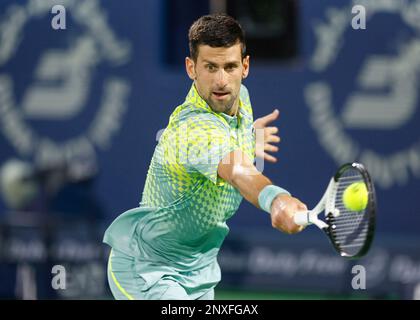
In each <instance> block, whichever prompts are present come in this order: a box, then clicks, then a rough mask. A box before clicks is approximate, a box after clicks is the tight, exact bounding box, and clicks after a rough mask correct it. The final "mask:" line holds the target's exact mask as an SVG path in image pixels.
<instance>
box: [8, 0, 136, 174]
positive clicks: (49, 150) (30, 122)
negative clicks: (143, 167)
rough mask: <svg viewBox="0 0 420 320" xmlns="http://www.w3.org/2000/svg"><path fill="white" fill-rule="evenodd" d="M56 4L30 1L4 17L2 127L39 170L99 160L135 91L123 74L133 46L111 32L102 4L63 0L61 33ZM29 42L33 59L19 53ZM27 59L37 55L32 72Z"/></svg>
mask: <svg viewBox="0 0 420 320" xmlns="http://www.w3.org/2000/svg"><path fill="white" fill-rule="evenodd" d="M56 4H57V1H37V0H29V1H27V2H26V4H22V5H20V4H10V5H9V6H6V9H5V10H4V13H3V14H2V15H0V43H1V46H0V130H1V131H2V134H3V135H4V137H5V138H6V140H7V141H8V142H9V143H10V145H11V146H12V147H13V148H14V150H15V151H16V152H17V154H18V155H19V156H20V157H22V158H29V159H32V160H33V161H34V163H36V165H37V166H40V167H45V166H50V165H51V164H53V165H54V164H57V163H63V162H66V163H68V162H73V161H80V160H82V161H90V162H95V161H96V153H97V151H98V150H107V149H109V148H110V147H111V145H112V138H113V137H114V136H115V135H116V133H117V132H118V130H119V129H120V128H121V126H122V122H123V120H124V114H125V112H126V109H127V99H128V97H129V94H130V89H131V85H130V83H129V82H128V81H127V80H126V79H125V78H124V77H121V76H120V75H119V70H120V69H119V68H120V67H122V66H124V65H127V63H128V62H129V61H130V60H131V43H129V42H128V41H127V40H125V39H122V38H120V37H119V36H118V35H117V34H116V33H115V32H114V30H113V29H112V27H111V25H110V23H109V22H108V17H107V13H106V12H105V11H104V9H103V8H102V7H101V3H100V2H99V1H96V0H92V1H81V0H73V1H70V0H67V1H64V0H63V1H60V4H61V5H63V6H64V7H65V9H66V14H67V28H66V30H58V31H57V30H54V29H53V28H52V27H51V19H52V18H53V17H54V15H52V14H51V8H52V7H53V6H54V5H56ZM40 25H41V27H40ZM38 30H42V32H41V31H40V32H38ZM57 39H59V40H60V41H58V42H57V43H56V41H55V40H57ZM29 45H30V46H32V45H33V52H31V53H30V54H29V55H28V52H27V51H28V50H25V49H22V48H28V46H29ZM20 50H23V51H26V52H19V51H20ZM25 55H28V56H29V57H30V58H33V57H36V60H34V61H35V63H34V65H32V66H31V69H32V70H27V69H24V67H22V66H24V65H25V61H24V60H25V59H22V57H25ZM16 60H18V61H16ZM20 65H22V66H20ZM6 67H9V68H6ZM28 72H30V73H31V74H30V77H29V81H22V76H21V75H22V74H27V73H28ZM26 79H28V78H26ZM23 84H24V85H23ZM46 128H50V130H47V129H46ZM76 128H77V130H76ZM64 133H65V134H64Z"/></svg>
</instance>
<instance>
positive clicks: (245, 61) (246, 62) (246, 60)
mask: <svg viewBox="0 0 420 320" xmlns="http://www.w3.org/2000/svg"><path fill="white" fill-rule="evenodd" d="M242 65H243V67H244V68H243V70H242V79H245V78H246V77H248V73H249V56H246V57H245V58H243V60H242Z"/></svg>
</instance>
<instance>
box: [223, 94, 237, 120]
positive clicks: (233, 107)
mask: <svg viewBox="0 0 420 320" xmlns="http://www.w3.org/2000/svg"><path fill="white" fill-rule="evenodd" d="M238 111H239V98H238V99H237V100H236V101H235V102H234V103H233V106H232V108H231V109H230V112H229V113H226V114H227V115H228V116H231V117H234V116H236V115H238Z"/></svg>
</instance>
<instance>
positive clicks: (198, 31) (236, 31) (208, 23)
mask: <svg viewBox="0 0 420 320" xmlns="http://www.w3.org/2000/svg"><path fill="white" fill-rule="evenodd" d="M188 40H189V46H190V57H191V58H192V59H193V60H194V61H197V57H198V46H200V45H208V46H210V47H212V48H219V47H225V48H229V47H231V46H233V45H235V44H236V43H237V42H238V41H239V42H240V43H241V47H242V48H241V49H242V52H241V54H242V58H245V54H246V45H245V33H244V31H243V29H242V27H241V25H240V24H239V23H238V21H236V20H235V19H233V18H232V17H230V16H228V15H226V14H220V13H216V14H210V15H206V16H202V17H201V18H199V19H198V20H197V21H195V22H194V23H193V24H192V25H191V27H190V31H189V33H188Z"/></svg>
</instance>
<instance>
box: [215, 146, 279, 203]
mask: <svg viewBox="0 0 420 320" xmlns="http://www.w3.org/2000/svg"><path fill="white" fill-rule="evenodd" d="M241 157H242V158H241ZM219 175H220V176H221V177H222V178H224V179H225V180H226V181H227V182H228V183H230V184H231V185H232V186H234V187H235V188H236V189H237V190H238V191H239V192H240V193H241V195H242V196H243V197H244V198H245V199H246V200H247V201H249V202H250V203H252V204H253V205H254V206H256V207H257V208H260V206H259V204H258V196H259V194H260V192H261V190H262V189H263V188H264V187H265V186H267V185H270V184H272V182H271V180H270V179H269V178H267V177H266V176H264V175H263V174H262V173H261V172H259V171H258V170H257V168H256V167H255V166H254V165H253V163H252V162H251V161H250V160H249V159H248V158H247V157H246V156H244V155H243V154H242V153H241V152H240V151H238V152H232V153H231V154H230V155H229V156H228V157H226V158H225V159H224V161H223V162H222V163H221V164H220V165H219Z"/></svg>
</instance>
